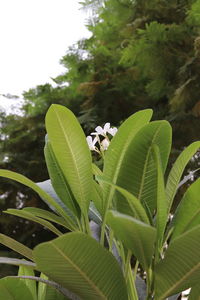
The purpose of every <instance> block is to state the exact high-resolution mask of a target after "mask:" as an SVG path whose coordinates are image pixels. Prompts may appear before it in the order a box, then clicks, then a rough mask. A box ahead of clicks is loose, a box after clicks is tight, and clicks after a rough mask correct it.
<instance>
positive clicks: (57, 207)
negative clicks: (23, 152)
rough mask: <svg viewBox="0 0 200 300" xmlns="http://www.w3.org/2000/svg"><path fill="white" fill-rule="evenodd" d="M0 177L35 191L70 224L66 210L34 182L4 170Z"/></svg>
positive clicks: (0, 171)
mask: <svg viewBox="0 0 200 300" xmlns="http://www.w3.org/2000/svg"><path fill="white" fill-rule="evenodd" d="M0 176H2V177H5V178H9V179H12V180H15V181H17V182H19V183H22V184H24V185H26V186H28V187H29V188H31V189H33V190H34V191H35V192H36V193H37V194H38V195H39V196H40V197H41V198H42V199H44V200H45V201H46V202H47V203H48V204H49V205H50V206H53V207H54V208H55V210H56V211H57V212H58V213H59V214H60V215H61V216H63V218H64V219H66V220H68V222H69V216H68V215H67V213H66V212H65V211H64V209H63V208H62V207H61V206H60V205H59V204H58V203H57V202H56V201H55V200H54V199H53V198H52V197H51V196H50V195H49V194H48V193H46V192H45V191H44V190H43V189H41V188H40V187H39V186H38V185H37V184H36V183H34V182H33V181H32V180H30V179H28V178H27V177H25V176H23V175H21V174H18V173H15V172H12V171H8V170H3V169H0ZM71 228H72V229H74V226H73V224H71Z"/></svg>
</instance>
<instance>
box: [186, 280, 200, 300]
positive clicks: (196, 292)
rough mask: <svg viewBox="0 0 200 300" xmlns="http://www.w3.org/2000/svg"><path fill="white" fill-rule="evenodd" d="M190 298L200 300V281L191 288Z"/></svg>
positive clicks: (190, 299) (189, 299)
mask: <svg viewBox="0 0 200 300" xmlns="http://www.w3.org/2000/svg"><path fill="white" fill-rule="evenodd" d="M188 300H200V285H199V283H198V284H197V285H195V286H193V287H192V288H191V291H190V294H189V297H188Z"/></svg>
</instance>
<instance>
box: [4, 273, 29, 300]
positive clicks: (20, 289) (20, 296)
mask: <svg viewBox="0 0 200 300" xmlns="http://www.w3.org/2000/svg"><path fill="white" fill-rule="evenodd" d="M27 299H28V300H34V298H33V296H32V294H31V292H30V290H29V288H28V287H27V286H26V284H25V283H24V282H22V281H21V280H20V279H18V278H11V277H5V278H3V279H0V300H27Z"/></svg>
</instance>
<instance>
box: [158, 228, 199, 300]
mask: <svg viewBox="0 0 200 300" xmlns="http://www.w3.org/2000/svg"><path fill="white" fill-rule="evenodd" d="M199 249H200V225H199V226H197V227H194V228H193V229H191V230H189V231H187V232H186V233H184V234H182V235H180V236H179V237H178V238H176V239H174V240H173V241H172V242H171V243H170V245H169V247H168V249H167V250H166V254H165V258H164V259H163V260H161V261H160V262H159V263H158V264H157V265H156V266H155V297H156V299H157V300H163V299H165V298H166V297H169V296H171V295H174V294H176V293H179V292H181V291H184V290H186V289H188V288H190V287H191V286H194V285H196V284H199V278H200V251H199Z"/></svg>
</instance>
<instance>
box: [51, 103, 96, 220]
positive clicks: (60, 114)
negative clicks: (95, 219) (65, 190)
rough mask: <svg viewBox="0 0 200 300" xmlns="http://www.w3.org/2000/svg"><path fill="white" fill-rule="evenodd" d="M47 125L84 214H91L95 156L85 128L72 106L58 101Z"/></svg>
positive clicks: (70, 185) (66, 175)
mask: <svg viewBox="0 0 200 300" xmlns="http://www.w3.org/2000/svg"><path fill="white" fill-rule="evenodd" d="M46 129H47V133H48V138H49V141H50V143H51V146H52V149H53V153H54V155H55V157H56V160H57V162H58V164H59V167H60V169H61V170H62V173H63V175H64V177H65V180H66V182H67V183H68V185H69V187H70V189H71V191H72V193H73V195H74V197H75V199H76V201H77V202H78V204H79V206H80V208H81V210H82V211H83V213H84V215H87V212H88V208H89V203H90V198H91V197H90V195H91V186H92V158H91V153H90V150H89V147H88V144H87V141H86V137H85V135H84V132H83V130H82V128H81V126H80V124H79V123H78V121H77V119H76V117H75V116H74V114H73V113H72V112H71V111H70V110H69V109H67V108H66V107H63V106H60V105H55V104H54V105H52V106H51V107H50V108H49V110H48V112H47V115H46Z"/></svg>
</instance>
